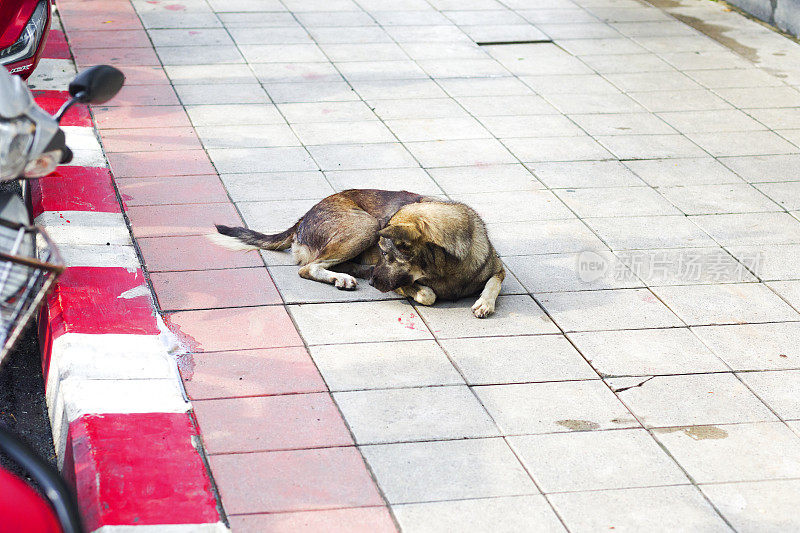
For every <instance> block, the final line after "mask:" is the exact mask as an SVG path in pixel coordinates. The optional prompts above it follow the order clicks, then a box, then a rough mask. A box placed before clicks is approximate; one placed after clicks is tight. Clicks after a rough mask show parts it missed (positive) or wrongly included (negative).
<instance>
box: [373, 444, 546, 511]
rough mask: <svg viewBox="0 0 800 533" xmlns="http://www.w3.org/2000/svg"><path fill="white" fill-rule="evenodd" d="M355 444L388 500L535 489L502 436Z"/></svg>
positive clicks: (484, 495) (485, 495)
mask: <svg viewBox="0 0 800 533" xmlns="http://www.w3.org/2000/svg"><path fill="white" fill-rule="evenodd" d="M360 449H361V453H362V454H363V455H364V458H365V459H366V460H367V462H368V463H369V466H370V468H371V469H372V472H373V473H374V475H375V478H376V479H377V481H378V485H380V487H381V489H382V490H383V493H384V495H385V496H386V499H387V500H388V501H389V503H390V504H398V503H413V502H430V501H437V500H455V499H465V498H488V497H497V496H516V495H525V494H538V493H539V491H538V489H537V488H536V485H534V484H533V481H531V478H530V477H528V474H527V473H526V472H525V470H524V469H523V468H522V465H521V464H520V463H519V461H518V460H517V458H516V457H515V456H514V454H513V453H512V452H511V449H510V448H509V447H508V444H506V442H505V441H504V440H503V439H467V440H451V441H438V442H437V441H433V442H413V443H406V444H382V445H373V446H361V447H360Z"/></svg>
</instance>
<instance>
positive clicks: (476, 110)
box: [457, 94, 558, 117]
mask: <svg viewBox="0 0 800 533" xmlns="http://www.w3.org/2000/svg"><path fill="white" fill-rule="evenodd" d="M457 100H458V102H459V103H460V104H461V105H462V106H464V109H466V110H467V111H468V112H469V113H470V114H472V115H474V116H476V117H487V116H515V117H516V116H520V115H523V116H524V115H548V114H558V111H557V110H556V109H555V108H554V107H553V106H551V105H550V104H548V103H547V101H545V99H544V98H542V97H541V96H537V95H535V94H522V95H509V96H502V95H497V96H460V97H457Z"/></svg>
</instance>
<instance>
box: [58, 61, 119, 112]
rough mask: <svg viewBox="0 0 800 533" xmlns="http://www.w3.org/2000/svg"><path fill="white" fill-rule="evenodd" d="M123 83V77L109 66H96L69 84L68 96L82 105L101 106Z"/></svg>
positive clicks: (117, 70)
mask: <svg viewBox="0 0 800 533" xmlns="http://www.w3.org/2000/svg"><path fill="white" fill-rule="evenodd" d="M123 83H125V75H124V74H123V73H122V72H121V71H120V70H119V69H116V68H114V67H112V66H110V65H96V66H94V67H90V68H88V69H86V70H84V71H83V72H81V73H80V74H78V75H77V76H76V77H75V79H74V80H72V82H71V83H70V84H69V94H70V96H72V97H73V98H76V99H77V101H78V102H80V103H82V104H102V103H105V102H107V101H109V100H111V99H112V98H113V97H114V95H116V94H117V93H118V92H119V90H120V89H121V88H122V84H123Z"/></svg>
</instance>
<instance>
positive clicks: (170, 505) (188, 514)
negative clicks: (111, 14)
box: [30, 23, 227, 533]
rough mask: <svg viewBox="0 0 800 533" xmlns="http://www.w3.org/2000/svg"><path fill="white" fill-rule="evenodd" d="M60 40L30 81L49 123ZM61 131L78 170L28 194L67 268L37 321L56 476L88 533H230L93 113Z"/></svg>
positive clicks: (58, 99)
mask: <svg viewBox="0 0 800 533" xmlns="http://www.w3.org/2000/svg"><path fill="white" fill-rule="evenodd" d="M56 24H57V23H56ZM58 28H59V26H57V25H56V26H54V34H53V35H52V36H51V37H50V39H51V41H52V43H54V44H52V45H49V46H48V49H46V51H45V58H46V59H44V60H43V61H42V63H41V64H40V66H39V67H38V68H37V71H36V72H35V73H34V75H33V76H32V78H31V80H30V82H31V83H32V85H33V86H34V87H35V89H36V90H35V96H36V99H37V101H38V102H39V103H40V105H42V107H44V108H45V109H48V110H50V111H51V112H52V111H53V110H54V109H56V108H57V107H58V106H59V105H60V104H61V103H62V102H63V101H64V100H65V99H66V98H67V94H66V92H64V89H65V88H66V85H67V83H68V82H69V80H70V79H71V78H72V76H73V75H74V74H75V67H74V64H73V62H72V61H71V60H70V59H69V51H68V49H67V48H65V47H66V41H64V39H63V34H61V33H60V31H59V29H58ZM62 127H63V129H64V130H65V132H66V135H67V144H68V145H69V146H70V147H71V148H72V150H73V151H74V153H75V158H74V160H73V162H72V163H71V165H70V166H64V167H60V168H59V169H58V170H57V171H56V173H55V174H53V175H51V176H48V177H46V178H42V179H40V180H38V181H35V182H32V184H31V194H30V202H31V208H32V213H33V216H34V217H35V222H36V223H37V224H38V225H40V226H42V227H44V228H45V229H46V231H47V232H48V233H49V234H50V236H51V237H52V239H53V241H54V242H55V243H56V245H57V246H58V248H59V251H60V252H61V255H62V256H63V258H64V260H65V263H66V266H67V269H66V271H65V272H64V274H63V275H62V276H61V278H60V279H59V281H58V282H57V284H56V286H55V288H54V290H53V292H52V293H51V294H50V295H49V296H48V297H47V299H46V301H45V304H44V305H43V307H42V310H41V314H40V321H39V335H40V344H41V349H42V370H43V373H44V378H45V383H46V397H47V407H48V410H49V414H50V421H51V424H52V429H53V440H54V442H55V446H56V453H57V455H58V463H59V467H60V468H61V469H62V473H63V474H64V476H65V478H66V479H67V480H68V481H70V482H71V483H72V484H73V485H74V487H75V489H76V492H77V495H78V502H79V505H80V507H81V511H82V513H83V516H84V519H85V522H86V524H85V525H86V527H87V530H88V531H102V532H112V531H118V532H121V531H126V532H127V531H134V529H135V531H137V532H138V531H145V532H146V531H159V532H166V533H169V532H184V531H200V532H221V531H227V527H226V526H225V525H224V524H223V523H222V521H221V518H220V514H219V512H218V510H217V502H216V499H215V497H214V494H213V491H212V484H211V479H210V477H209V474H208V472H207V470H206V467H205V465H204V463H203V461H202V459H201V455H200V452H199V450H198V449H197V448H196V446H198V445H199V439H198V430H197V427H196V424H195V422H194V419H193V417H192V416H191V405H190V404H189V402H188V401H187V399H186V397H185V394H184V393H183V390H182V386H181V381H180V377H179V374H178V372H177V366H176V359H175V357H176V355H178V354H179V353H180V346H179V344H178V343H177V341H176V340H175V337H174V336H173V335H172V334H171V333H170V332H169V330H168V329H167V328H166V327H165V326H164V324H163V323H162V321H161V319H160V317H159V316H158V313H157V312H156V311H155V308H154V306H153V301H152V296H151V293H150V290H149V288H148V286H147V283H146V280H145V278H144V274H143V272H142V269H141V265H140V263H139V259H138V257H137V254H136V251H135V248H134V246H133V243H132V241H131V236H130V233H129V230H128V227H127V225H126V222H125V218H124V216H123V212H122V209H121V206H120V203H119V201H118V199H117V194H116V191H115V189H114V184H113V181H112V179H111V174H110V172H109V170H108V168H107V165H106V160H105V156H104V154H103V151H102V149H101V147H100V144H99V143H98V141H97V136H96V134H95V131H94V127H93V125H92V122H91V119H90V116H89V113H88V111H86V109H83V108H81V107H80V106H75V107H74V108H73V109H72V110H71V111H70V112H69V113H68V114H67V115H66V116H65V118H64V121H63V122H62Z"/></svg>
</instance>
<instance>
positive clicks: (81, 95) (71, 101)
mask: <svg viewBox="0 0 800 533" xmlns="http://www.w3.org/2000/svg"><path fill="white" fill-rule="evenodd" d="M85 96H86V93H85V92H83V91H81V92H79V93H78V94H76V95H75V96H73V97H72V98H70V99H69V100H67V101H66V102H64V103H63V104H62V106H61V108H60V109H59V110H58V113H56V114H55V116H54V117H53V118H55V119H56V122H59V123H60V122H61V117H63V116H64V113H66V112H67V111H69V108H70V107H72V106H73V105H75V104H77V103H78V102H80V101H81V100H82V99H83V98H84V97H85Z"/></svg>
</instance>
